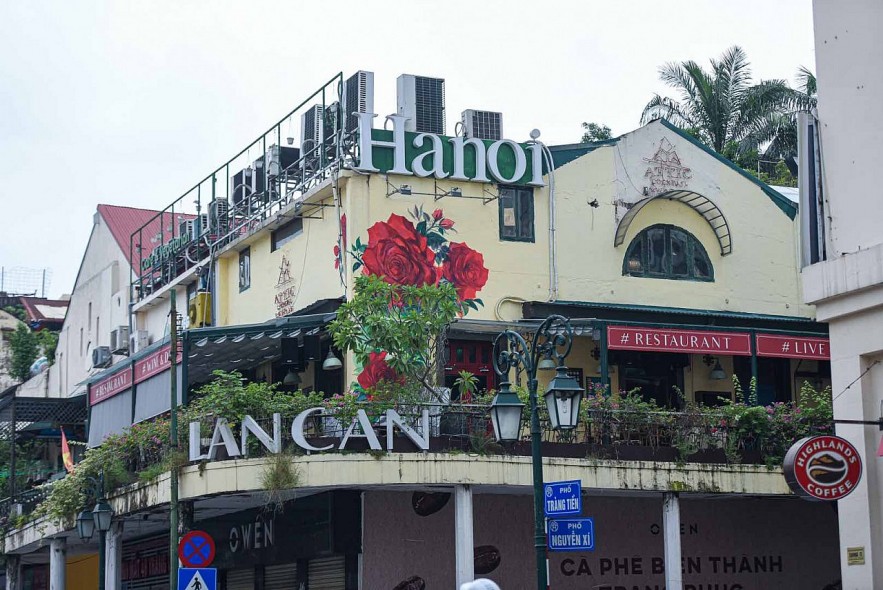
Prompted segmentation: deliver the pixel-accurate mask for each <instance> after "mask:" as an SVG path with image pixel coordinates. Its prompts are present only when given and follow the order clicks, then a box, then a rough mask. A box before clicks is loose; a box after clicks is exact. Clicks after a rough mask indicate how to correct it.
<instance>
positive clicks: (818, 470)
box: [783, 435, 862, 501]
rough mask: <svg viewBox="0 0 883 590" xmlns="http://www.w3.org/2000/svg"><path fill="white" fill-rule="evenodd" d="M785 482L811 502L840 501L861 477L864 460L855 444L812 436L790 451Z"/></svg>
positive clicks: (836, 438)
mask: <svg viewBox="0 0 883 590" xmlns="http://www.w3.org/2000/svg"><path fill="white" fill-rule="evenodd" d="M783 468H784V471H785V481H787V482H788V486H789V487H790V488H791V491H793V492H794V493H795V494H797V495H798V496H801V497H803V498H806V499H808V500H828V501H830V500H840V499H842V498H845V497H846V496H848V495H849V494H851V493H852V491H853V490H854V489H855V488H856V486H857V485H858V482H859V481H861V478H862V459H861V457H860V456H859V454H858V450H856V448H855V447H854V446H852V443H850V442H849V441H848V440H846V439H844V438H840V437H839V436H831V435H825V436H811V437H807V438H803V439H800V440H799V441H797V442H796V443H794V445H793V446H792V447H791V448H790V449H788V453H787V454H786V455H785V461H784V465H783Z"/></svg>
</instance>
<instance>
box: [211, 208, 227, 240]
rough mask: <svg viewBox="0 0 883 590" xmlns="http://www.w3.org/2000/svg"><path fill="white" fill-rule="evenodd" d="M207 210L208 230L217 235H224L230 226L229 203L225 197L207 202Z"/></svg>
mask: <svg viewBox="0 0 883 590" xmlns="http://www.w3.org/2000/svg"><path fill="white" fill-rule="evenodd" d="M208 212H209V215H208V226H209V231H211V233H213V234H215V235H216V236H219V237H220V236H223V235H225V234H226V233H227V232H228V231H229V227H230V218H229V217H228V215H229V212H230V203H229V202H228V201H227V199H214V200H213V201H211V202H210V203H209V204H208Z"/></svg>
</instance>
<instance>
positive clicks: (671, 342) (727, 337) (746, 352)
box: [607, 326, 751, 356]
mask: <svg viewBox="0 0 883 590" xmlns="http://www.w3.org/2000/svg"><path fill="white" fill-rule="evenodd" d="M607 347H608V348H610V349H615V350H642V351H652V352H681V353H687V354H723V355H730V356H751V335H750V334H748V333H747V332H712V331H708V330H670V329H667V328H645V327H641V326H608V327H607Z"/></svg>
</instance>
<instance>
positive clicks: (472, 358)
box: [469, 345, 478, 363]
mask: <svg viewBox="0 0 883 590" xmlns="http://www.w3.org/2000/svg"><path fill="white" fill-rule="evenodd" d="M469 362H470V363H477V362H478V351H477V350H475V345H472V346H470V347H469Z"/></svg>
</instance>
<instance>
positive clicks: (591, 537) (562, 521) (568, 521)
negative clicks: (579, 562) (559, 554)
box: [548, 518, 595, 551]
mask: <svg viewBox="0 0 883 590" xmlns="http://www.w3.org/2000/svg"><path fill="white" fill-rule="evenodd" d="M548 539H549V551H594V550H595V521H594V520H593V519H591V518H559V519H556V520H550V521H549V533H548Z"/></svg>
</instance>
